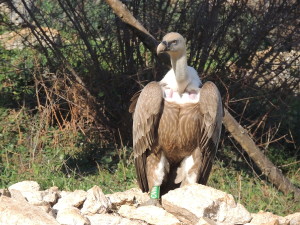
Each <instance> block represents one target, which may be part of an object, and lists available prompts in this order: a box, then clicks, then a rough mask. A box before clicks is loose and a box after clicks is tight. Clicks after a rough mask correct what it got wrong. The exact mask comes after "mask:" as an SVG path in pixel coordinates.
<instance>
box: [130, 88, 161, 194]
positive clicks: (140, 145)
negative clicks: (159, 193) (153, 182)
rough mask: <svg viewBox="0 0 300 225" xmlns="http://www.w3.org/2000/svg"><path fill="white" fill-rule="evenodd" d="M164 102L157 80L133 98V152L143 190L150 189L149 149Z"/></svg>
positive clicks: (131, 108) (131, 109)
mask: <svg viewBox="0 0 300 225" xmlns="http://www.w3.org/2000/svg"><path fill="white" fill-rule="evenodd" d="M162 103H163V95H162V89H161V87H160V85H159V83H157V82H150V83H149V84H147V85H146V86H145V87H144V89H143V90H142V91H141V92H140V94H139V93H137V94H135V95H134V96H133V98H132V103H131V105H130V107H129V110H130V111H131V112H133V128H132V134H133V152H134V159H135V167H136V172H137V179H138V183H139V186H140V188H141V189H142V191H144V192H147V191H149V187H148V181H147V176H146V174H147V173H146V157H147V150H149V151H151V148H152V146H153V145H154V143H155V139H156V131H157V124H158V120H159V117H160V114H161V108H162Z"/></svg>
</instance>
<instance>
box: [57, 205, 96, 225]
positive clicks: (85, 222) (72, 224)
mask: <svg viewBox="0 0 300 225" xmlns="http://www.w3.org/2000/svg"><path fill="white" fill-rule="evenodd" d="M56 220H57V221H58V222H59V223H60V224H64V225H90V224H91V223H90V221H89V219H88V218H86V217H84V216H83V215H82V213H81V212H80V210H79V209H77V208H75V207H69V208H64V209H62V210H59V211H58V213H57V217H56Z"/></svg>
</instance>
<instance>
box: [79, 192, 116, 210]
mask: <svg viewBox="0 0 300 225" xmlns="http://www.w3.org/2000/svg"><path fill="white" fill-rule="evenodd" d="M110 208H111V203H110V200H109V198H107V197H106V196H105V195H104V193H103V192H102V189H101V188H100V187H98V186H94V187H92V188H91V189H89V190H88V191H87V197H86V200H85V202H84V204H83V207H82V209H81V212H82V213H83V214H85V215H92V214H96V213H106V212H108V211H109V209H110Z"/></svg>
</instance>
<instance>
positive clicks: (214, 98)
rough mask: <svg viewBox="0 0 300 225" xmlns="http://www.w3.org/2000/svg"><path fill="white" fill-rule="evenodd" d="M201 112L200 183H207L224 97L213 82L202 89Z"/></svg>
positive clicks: (214, 151) (218, 136) (216, 142)
mask: <svg viewBox="0 0 300 225" xmlns="http://www.w3.org/2000/svg"><path fill="white" fill-rule="evenodd" d="M199 112H200V115H201V117H202V119H201V120H200V124H199V126H200V135H199V148H200V151H201V157H200V158H199V159H200V160H201V161H202V162H201V164H200V168H195V169H197V170H199V171H200V176H199V179H198V183H201V184H206V183H207V180H208V177H209V174H210V171H211V168H212V163H213V160H214V157H215V154H216V151H217V148H218V143H219V139H220V133H221V128H222V117H223V108H222V99H221V95H220V93H219V90H218V88H217V87H216V85H215V84H214V83H212V82H206V83H205V84H204V85H203V86H202V88H201V90H200V101H199Z"/></svg>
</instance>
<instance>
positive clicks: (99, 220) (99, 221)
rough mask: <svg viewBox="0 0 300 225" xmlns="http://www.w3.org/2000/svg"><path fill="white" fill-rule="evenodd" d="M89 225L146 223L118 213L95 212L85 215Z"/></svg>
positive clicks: (137, 224) (144, 224)
mask: <svg viewBox="0 0 300 225" xmlns="http://www.w3.org/2000/svg"><path fill="white" fill-rule="evenodd" d="M87 217H88V219H89V220H90V222H91V225H104V224H107V225H108V224H109V225H147V224H148V223H146V222H143V221H141V220H130V219H127V218H123V217H121V216H118V215H112V214H95V215H92V216H87Z"/></svg>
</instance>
